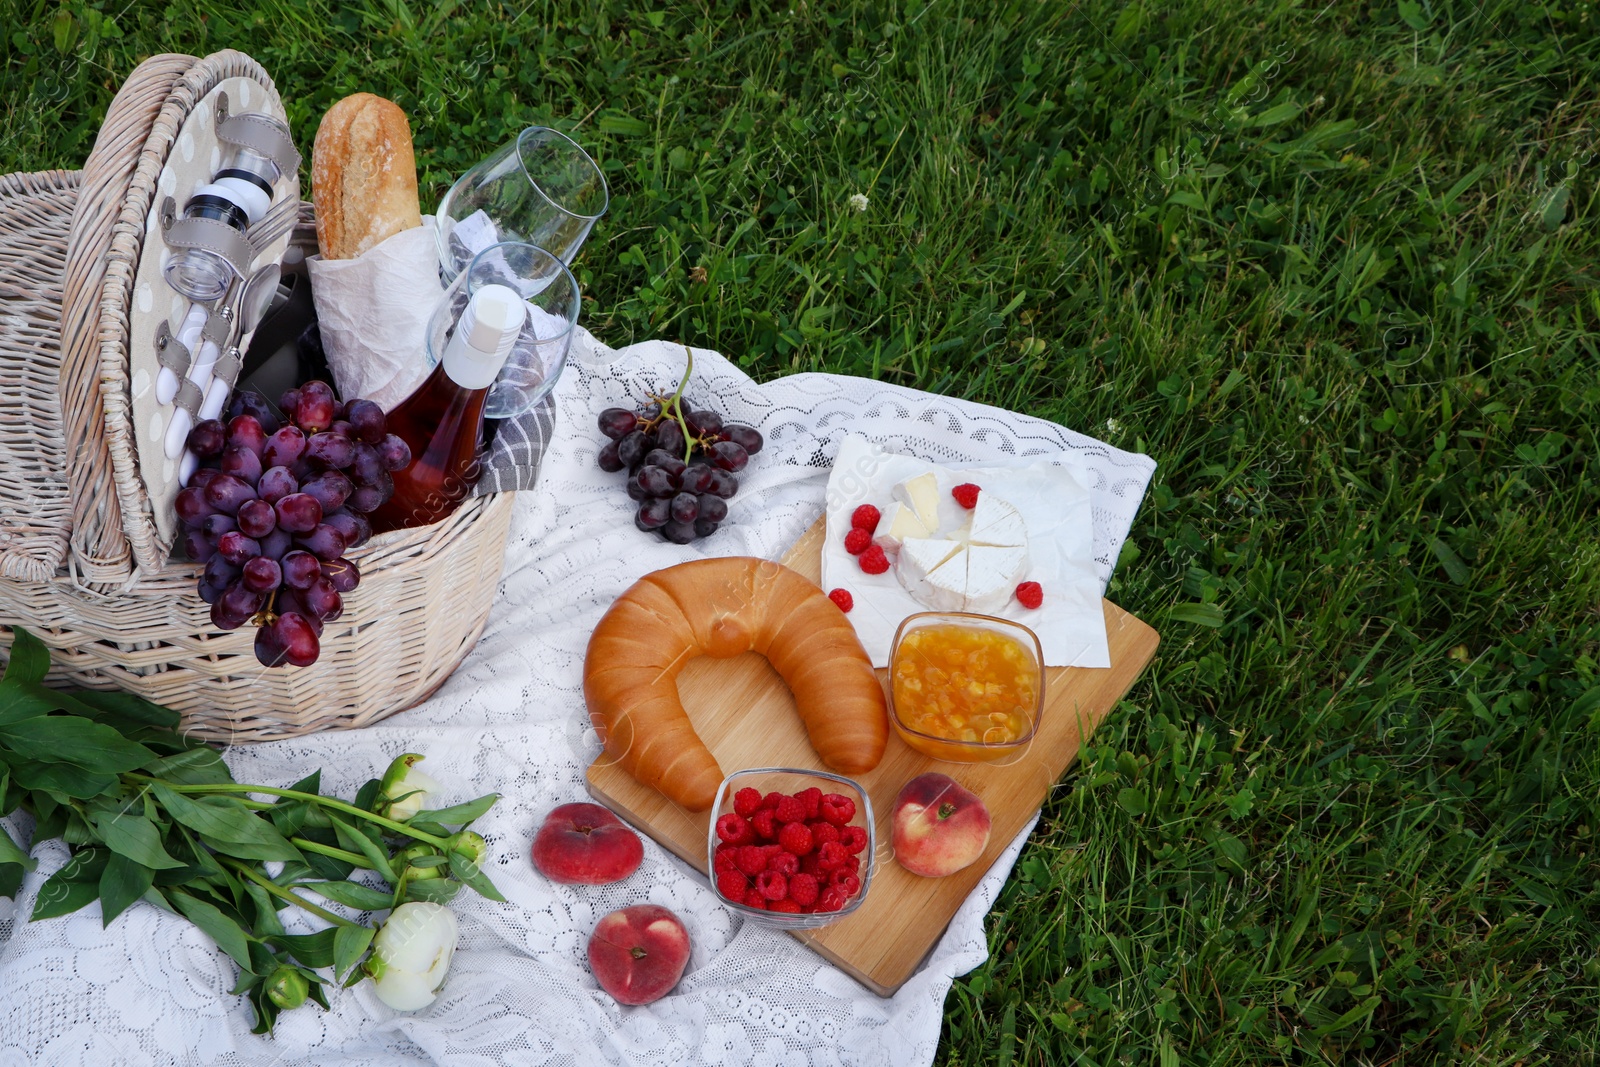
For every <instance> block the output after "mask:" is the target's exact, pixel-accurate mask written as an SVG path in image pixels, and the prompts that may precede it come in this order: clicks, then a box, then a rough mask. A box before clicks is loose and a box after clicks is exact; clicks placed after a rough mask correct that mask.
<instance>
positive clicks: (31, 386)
mask: <svg viewBox="0 0 1600 1067" xmlns="http://www.w3.org/2000/svg"><path fill="white" fill-rule="evenodd" d="M229 78H249V79H254V81H255V82H256V83H259V84H260V85H262V86H264V87H265V89H266V91H267V92H269V93H274V94H275V90H273V89H272V82H271V80H270V79H269V78H268V77H267V74H266V72H265V71H264V70H262V69H261V67H260V66H259V65H257V64H256V63H255V61H254V60H252V59H250V57H248V56H246V55H244V54H243V53H240V52H232V51H228V52H219V53H216V54H214V55H211V56H207V57H206V58H204V59H197V58H195V57H193V56H186V55H160V56H155V57H152V58H151V59H149V60H147V61H145V62H144V63H142V64H141V65H140V66H139V67H138V69H137V70H135V71H134V73H133V74H132V76H131V77H130V78H129V79H128V81H127V82H126V83H125V84H124V86H123V87H122V89H121V91H120V92H119V93H118V94H117V96H116V98H115V100H114V101H113V102H112V104H111V107H110V109H109V111H108V113H107V115H106V119H105V123H104V125H103V126H102V128H101V131H100V135H99V138H98V139H97V141H96V143H95V147H94V150H93V151H92V153H91V154H90V157H89V159H88V160H87V162H86V163H85V166H84V169H83V170H82V171H59V170H58V171H43V172H39V173H33V174H10V175H0V625H4V626H7V627H9V626H24V627H26V628H27V629H29V630H30V631H32V632H33V633H34V634H35V635H37V636H38V637H39V638H40V639H42V640H43V641H44V642H45V643H46V644H47V645H49V646H50V648H51V651H52V656H53V662H54V667H53V673H52V678H54V679H56V680H58V681H63V682H72V683H75V684H79V685H84V686H89V687H93V688H101V689H105V688H119V689H125V690H130V691H132V692H135V693H138V694H140V695H142V696H145V697H147V698H149V699H151V700H154V701H157V702H159V703H162V704H165V705H167V706H168V707H171V708H174V709H176V710H178V711H181V712H182V713H183V715H184V719H185V723H186V725H187V726H188V727H189V729H190V730H191V731H192V732H193V733H194V734H196V735H197V736H200V737H204V738H208V739H213V740H219V741H227V742H240V741H260V740H269V739H273V738H284V737H293V736H298V735H301V734H306V733H310V732H313V731H317V730H326V729H341V728H348V727H354V726H364V725H367V724H369V723H372V722H375V721H377V720H379V719H381V718H383V717H384V716H386V715H390V714H393V713H394V712H397V711H400V710H402V709H404V708H407V707H410V706H411V705H413V704H415V703H417V702H418V701H420V700H422V699H423V698H424V697H426V696H427V695H428V694H429V693H431V692H432V691H433V690H434V689H436V688H437V687H438V686H439V685H440V684H441V683H442V682H443V681H444V679H445V678H446V677H448V676H449V674H450V672H451V671H452V670H454V669H455V667H456V666H457V665H458V664H459V663H460V662H461V661H462V659H464V658H465V657H466V655H467V653H468V652H469V651H470V650H471V649H472V646H473V645H474V644H475V643H476V641H477V639H478V636H479V635H480V634H481V633H482V631H483V626H484V623H485V621H486V619H487V617H488V613H489V608H490V605H491V604H492V603H493V600H494V596H495V591H496V588H497V586H498V583H499V578H500V570H501V566H502V563H503V559H504V551H505V540H506V534H507V531H508V528H509V525H510V516H511V498H510V495H509V494H498V495H489V496H483V497H477V498H474V499H472V500H469V501H468V502H467V503H466V504H465V505H463V506H462V507H461V508H460V509H458V510H457V511H456V512H455V513H454V514H452V515H451V516H450V517H448V518H447V519H445V520H443V521H442V522H439V523H436V524H434V525H432V526H427V527H422V528H419V529H413V530H403V531H396V532H394V533H388V534H380V535H378V536H375V537H373V538H372V539H371V540H370V541H369V542H367V543H366V544H365V545H363V546H362V547H361V548H359V549H355V550H352V551H351V552H350V553H349V555H350V556H351V558H352V559H354V560H355V561H356V563H357V564H358V566H359V567H360V569H361V574H362V580H361V585H360V587H359V588H358V589H357V590H356V591H355V592H353V593H351V594H350V595H349V597H348V598H347V603H346V606H345V611H344V614H343V615H342V616H341V617H340V618H339V619H338V620H337V621H336V622H331V623H329V624H328V625H327V627H326V629H325V631H324V633H323V637H322V655H321V658H320V659H319V660H318V661H317V662H316V663H315V664H313V665H312V666H310V667H301V668H293V667H288V668H278V669H270V670H269V669H266V668H263V667H262V666H261V665H260V664H259V663H257V662H256V659H255V656H254V653H253V651H252V643H253V632H252V631H251V630H250V628H248V627H247V628H241V629H239V630H235V631H232V632H226V633H224V632H219V631H217V630H215V629H214V628H213V627H212V626H211V622H210V614H209V609H208V607H207V605H206V604H205V603H203V602H202V601H201V600H200V598H199V597H198V596H197V595H196V593H195V582H196V578H197V576H198V572H199V568H198V566H197V565H195V564H193V563H189V562H183V561H174V560H172V559H171V547H172V546H171V544H170V540H169V539H168V538H163V536H162V534H161V532H160V530H159V528H158V524H157V523H156V522H154V521H153V515H154V512H153V507H152V504H151V501H150V498H149V494H148V492H147V485H146V482H145V480H144V479H143V478H142V477H141V473H140V469H139V462H138V452H137V450H136V448H135V447H134V436H135V435H134V430H133V425H132V415H131V404H130V395H131V394H130V378H129V346H130V345H131V344H137V343H139V342H138V341H137V340H136V339H134V338H132V337H131V336H130V329H129V318H130V302H131V300H132V296H133V277H134V272H135V269H136V267H137V265H138V263H139V258H140V254H141V250H142V246H143V244H144V242H145V238H146V233H147V229H146V220H147V218H149V217H150V213H151V210H152V205H153V203H154V202H155V198H156V196H157V176H158V175H159V174H160V172H161V169H162V166H163V164H164V161H165V160H166V157H167V155H168V153H169V152H170V151H171V150H172V148H173V144H174V140H175V139H176V137H177V136H178V131H179V128H180V126H181V125H182V124H183V122H184V120H185V117H186V116H187V115H188V114H189V113H190V111H191V109H192V108H194V106H195V104H196V103H197V102H198V101H201V100H202V99H204V98H206V96H207V94H208V93H210V92H211V91H212V90H213V88H215V87H217V86H218V85H219V84H221V83H222V82H223V80H224V79H229ZM273 98H274V99H276V97H275V95H274V97H273ZM291 244H298V245H299V246H301V247H302V249H303V248H305V247H306V246H307V245H309V247H310V248H311V249H314V248H315V233H314V229H313V228H312V227H311V226H310V216H309V212H306V211H302V215H301V222H300V226H299V228H298V229H297V230H296V232H295V233H294V235H293V237H292V238H291ZM7 644H8V645H9V641H8V642H7Z"/></svg>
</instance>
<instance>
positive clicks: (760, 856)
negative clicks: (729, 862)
mask: <svg viewBox="0 0 1600 1067" xmlns="http://www.w3.org/2000/svg"><path fill="white" fill-rule="evenodd" d="M733 862H734V865H735V866H737V867H738V868H739V870H740V871H742V872H743V873H745V874H748V875H750V876H751V877H754V876H756V875H758V874H760V873H761V872H762V871H764V870H766V869H767V850H766V849H764V848H762V847H761V846H760V845H745V846H744V847H742V848H740V849H739V854H738V855H737V856H735V857H733Z"/></svg>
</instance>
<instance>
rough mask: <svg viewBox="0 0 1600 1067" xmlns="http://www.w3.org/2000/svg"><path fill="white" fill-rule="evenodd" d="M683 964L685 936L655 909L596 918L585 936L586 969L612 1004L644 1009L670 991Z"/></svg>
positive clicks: (673, 917)
mask: <svg viewBox="0 0 1600 1067" xmlns="http://www.w3.org/2000/svg"><path fill="white" fill-rule="evenodd" d="M688 962H689V931H688V930H686V929H684V926H683V923H682V922H680V921H679V919H678V917H677V916H676V915H674V914H672V912H670V911H668V910H667V909H666V908H663V907H661V906H660V905H658V904H635V905H633V906H632V907H631V908H623V909H622V910H620V911H614V912H612V913H611V914H610V915H607V916H606V917H605V918H603V919H601V920H600V922H599V924H598V925H596V926H595V928H594V933H593V934H592V935H591V936H590V937H589V970H591V971H593V972H594V978H595V981H597V982H599V983H600V988H601V989H604V990H605V991H606V992H607V993H610V994H611V996H612V997H613V999H615V1000H616V1002H617V1003H618V1004H649V1003H651V1002H652V1001H656V1000H660V999H661V998H662V997H664V996H666V995H667V994H668V993H669V992H671V991H672V987H673V986H675V985H677V984H678V979H679V978H681V977H683V968H684V967H685V966H686V965H687V964H688Z"/></svg>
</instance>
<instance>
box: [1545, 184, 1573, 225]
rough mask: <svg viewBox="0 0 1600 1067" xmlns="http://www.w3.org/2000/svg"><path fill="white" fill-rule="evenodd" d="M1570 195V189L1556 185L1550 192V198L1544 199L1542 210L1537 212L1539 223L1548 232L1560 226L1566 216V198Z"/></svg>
mask: <svg viewBox="0 0 1600 1067" xmlns="http://www.w3.org/2000/svg"><path fill="white" fill-rule="evenodd" d="M1571 196H1572V190H1571V189H1569V188H1567V186H1565V185H1560V186H1557V187H1556V190H1555V192H1553V193H1551V194H1550V199H1549V200H1547V201H1545V205H1544V210H1543V211H1541V212H1540V213H1539V225H1541V226H1543V227H1544V228H1545V231H1546V232H1548V233H1554V232H1555V231H1556V230H1559V229H1560V228H1561V223H1562V222H1563V221H1564V220H1565V219H1566V217H1567V200H1568V199H1570V198H1571Z"/></svg>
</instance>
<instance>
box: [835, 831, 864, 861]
mask: <svg viewBox="0 0 1600 1067" xmlns="http://www.w3.org/2000/svg"><path fill="white" fill-rule="evenodd" d="M839 844H841V845H843V846H844V850H845V851H846V852H848V853H850V855H852V856H854V855H855V854H856V853H858V852H865V851H866V848H867V832H866V831H865V830H863V829H862V828H861V827H859V826H846V827H845V828H844V829H842V830H840V831H839Z"/></svg>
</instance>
